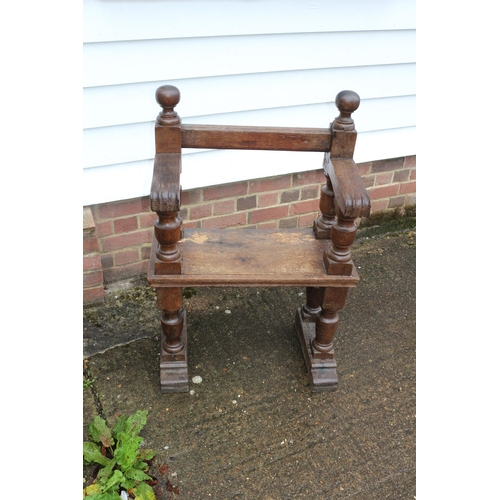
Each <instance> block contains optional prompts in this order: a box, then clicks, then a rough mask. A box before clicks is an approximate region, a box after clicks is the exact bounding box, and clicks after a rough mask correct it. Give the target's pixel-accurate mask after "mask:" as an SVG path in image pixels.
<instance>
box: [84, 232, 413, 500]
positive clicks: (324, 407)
mask: <svg viewBox="0 0 500 500" xmlns="http://www.w3.org/2000/svg"><path fill="white" fill-rule="evenodd" d="M415 238H416V233H415V231H408V230H406V231H402V232H399V233H391V234H386V235H381V236H380V235H379V236H376V237H366V238H360V239H358V240H357V241H356V243H355V244H354V245H353V254H354V256H355V264H356V265H357V267H358V271H359V274H360V276H361V282H360V283H359V285H358V286H357V288H355V289H353V290H350V291H349V296H348V299H347V304H346V307H345V309H344V310H343V311H341V312H340V323H339V328H338V331H337V334H336V336H335V339H334V345H335V349H336V360H337V364H338V369H337V372H338V378H339V387H338V390H337V391H336V392H333V393H312V392H311V391H310V389H309V386H308V377H307V371H306V365H305V362H304V359H303V357H302V352H301V347H300V342H299V340H298V337H297V335H296V333H295V330H294V315H295V311H296V309H297V307H299V306H300V305H301V304H302V303H303V302H304V300H305V290H304V289H300V288H212V289H209V288H203V289H197V290H192V291H191V290H187V291H185V294H186V298H185V305H186V308H187V322H188V342H189V367H190V389H191V390H192V391H193V393H192V394H190V393H186V394H162V393H161V392H160V385H159V369H158V363H159V350H158V347H159V346H158V343H159V340H158V335H157V334H158V330H159V314H160V313H159V311H158V310H157V309H156V306H155V302H154V291H153V290H151V289H149V288H148V286H147V285H146V284H145V283H140V282H139V283H134V284H133V286H131V287H130V288H128V289H126V290H122V291H116V292H113V293H108V299H107V301H106V304H104V305H102V306H99V307H98V306H95V307H93V308H86V310H85V314H84V326H85V331H84V339H85V343H84V354H85V358H86V361H85V366H86V367H87V369H86V371H85V375H86V376H87V379H88V380H89V381H90V380H91V381H92V382H88V383H87V387H85V388H84V435H85V429H86V426H87V425H88V423H90V421H91V420H92V418H93V417H94V415H95V414H96V413H101V414H102V415H103V416H104V417H105V418H106V419H107V420H108V421H109V422H110V423H111V424H112V423H113V422H114V420H115V419H116V418H117V417H118V416H119V415H120V414H131V413H133V412H135V411H136V410H138V409H145V410H148V412H149V413H148V423H147V425H146V427H145V428H144V429H143V431H142V432H141V435H142V436H143V437H144V439H145V446H147V447H150V448H153V449H155V450H156V451H157V452H158V457H157V458H158V460H159V462H162V463H167V464H168V466H169V478H170V480H171V482H172V484H173V485H175V486H176V487H177V488H178V489H179V494H178V495H175V494H174V493H173V492H172V493H171V498H187V499H207V498H213V499H273V500H274V499H294V498H308V499H312V498H314V499H316V498H318V499H347V498H355V499H356V500H362V499H366V500H378V499H387V498H389V499H414V497H415V495H416V486H415V447H416V445H415V433H416V425H415V411H416V410H415V369H416V368H415V361H416V360H415V329H416V328H415V327H416V319H415V316H416V307H415V270H416V269H415V268H416V261H415V260H416V259H415V250H416V245H415ZM189 295H191V296H189ZM94 344H95V345H94ZM195 376H199V377H201V379H202V381H201V383H199V384H195V383H193V382H192V378H193V377H195ZM91 472H92V470H91V469H90V468H85V467H84V477H85V479H86V480H87V482H88V481H90V480H91Z"/></svg>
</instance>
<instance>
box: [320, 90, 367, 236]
mask: <svg viewBox="0 0 500 500" xmlns="http://www.w3.org/2000/svg"><path fill="white" fill-rule="evenodd" d="M359 103H360V98H359V95H358V94H356V92H353V91H352V90H343V91H342V92H339V93H338V94H337V97H336V98H335V105H336V106H337V109H338V110H339V112H340V114H339V116H337V118H335V120H334V121H333V122H332V123H331V124H330V133H331V137H332V139H331V142H330V151H329V152H328V153H326V154H325V158H327V157H328V158H335V157H343V158H352V156H353V154H354V146H355V144H356V136H357V132H356V129H355V128H354V121H353V119H352V118H351V114H352V113H353V112H354V111H356V109H358V107H359ZM339 132H340V133H339ZM324 173H325V177H326V183H325V184H324V186H323V187H322V188H321V196H320V201H319V209H320V212H321V214H320V216H319V217H318V218H317V219H316V220H315V221H314V225H313V229H314V234H315V235H316V238H318V239H328V238H330V235H331V228H332V226H333V223H334V220H335V215H336V212H335V205H334V192H333V188H332V183H331V180H330V177H329V175H328V172H327V170H326V169H324Z"/></svg>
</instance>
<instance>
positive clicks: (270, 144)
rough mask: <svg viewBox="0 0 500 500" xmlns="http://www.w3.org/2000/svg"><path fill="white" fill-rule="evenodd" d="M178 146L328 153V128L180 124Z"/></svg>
mask: <svg viewBox="0 0 500 500" xmlns="http://www.w3.org/2000/svg"><path fill="white" fill-rule="evenodd" d="M181 128H182V147H183V148H197V149H252V150H270V151H310V152H327V151H330V145H331V139H332V133H331V131H330V129H328V128H291V127H251V126H248V127H247V126H226V125H182V127H181Z"/></svg>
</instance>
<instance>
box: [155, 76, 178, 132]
mask: <svg viewBox="0 0 500 500" xmlns="http://www.w3.org/2000/svg"><path fill="white" fill-rule="evenodd" d="M155 97H156V102H157V103H158V104H159V105H160V106H161V107H162V108H163V109H162V111H161V112H160V114H159V115H158V117H157V118H156V123H157V124H158V125H167V126H168V125H177V124H179V123H180V122H181V119H180V118H179V115H178V114H177V113H176V112H175V111H174V108H175V106H177V104H179V101H180V100H181V93H180V92H179V89H178V88H177V87H174V86H173V85H162V86H161V87H158V89H157V90H156V94H155Z"/></svg>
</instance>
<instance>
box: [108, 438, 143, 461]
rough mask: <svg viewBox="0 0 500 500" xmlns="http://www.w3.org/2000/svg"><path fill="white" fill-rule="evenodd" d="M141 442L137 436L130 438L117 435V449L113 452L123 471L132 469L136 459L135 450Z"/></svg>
mask: <svg viewBox="0 0 500 500" xmlns="http://www.w3.org/2000/svg"><path fill="white" fill-rule="evenodd" d="M141 442H142V438H141V437H139V436H130V435H128V434H125V433H123V432H121V433H120V434H118V447H117V448H116V450H115V458H116V460H117V462H118V464H119V465H120V467H121V468H122V469H124V470H126V469H129V468H130V467H132V465H133V464H134V462H135V461H136V459H137V450H138V449H139V445H140V444H141Z"/></svg>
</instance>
